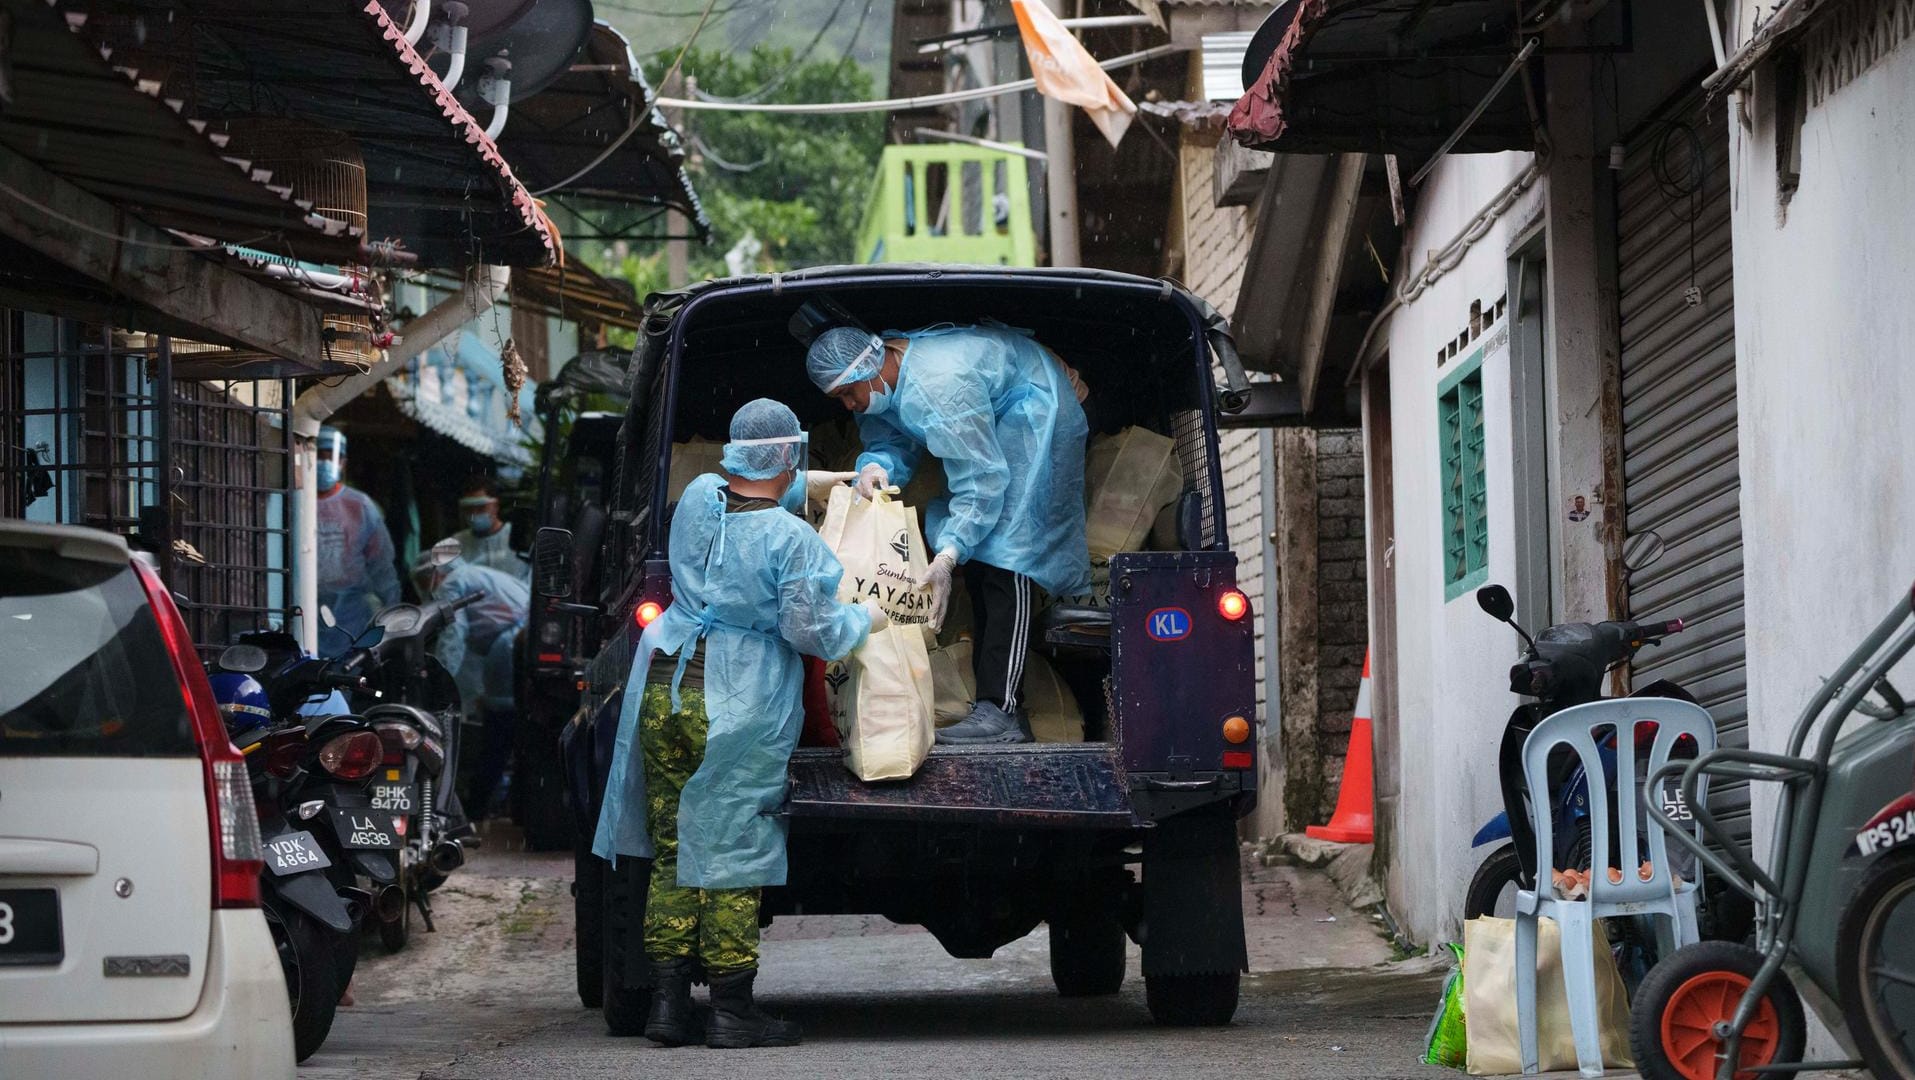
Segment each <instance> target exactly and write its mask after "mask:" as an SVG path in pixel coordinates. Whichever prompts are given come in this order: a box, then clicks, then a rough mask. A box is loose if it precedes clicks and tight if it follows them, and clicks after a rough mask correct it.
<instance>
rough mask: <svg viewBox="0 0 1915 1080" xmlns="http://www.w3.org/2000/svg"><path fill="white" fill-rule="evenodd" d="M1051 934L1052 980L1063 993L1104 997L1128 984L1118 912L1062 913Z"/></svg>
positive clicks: (1121, 926) (1054, 923)
mask: <svg viewBox="0 0 1915 1080" xmlns="http://www.w3.org/2000/svg"><path fill="white" fill-rule="evenodd" d="M1113 904H1114V901H1113ZM1050 933H1051V981H1052V982H1054V983H1056V984H1057V992H1058V993H1059V994H1061V995H1063V996H1064V997H1104V996H1107V995H1110V994H1115V993H1116V992H1117V991H1118V990H1119V989H1120V988H1121V987H1122V986H1123V985H1124V941H1125V938H1124V924H1123V923H1121V922H1118V921H1117V916H1116V915H1115V914H1114V913H1112V912H1109V911H1088V912H1082V913H1070V914H1064V915H1059V916H1058V917H1057V918H1055V919H1053V920H1051V922H1050Z"/></svg>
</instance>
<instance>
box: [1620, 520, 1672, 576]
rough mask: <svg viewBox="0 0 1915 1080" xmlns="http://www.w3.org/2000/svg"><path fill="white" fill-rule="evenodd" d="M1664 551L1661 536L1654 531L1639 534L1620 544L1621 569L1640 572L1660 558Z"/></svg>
mask: <svg viewBox="0 0 1915 1080" xmlns="http://www.w3.org/2000/svg"><path fill="white" fill-rule="evenodd" d="M1665 550H1666V547H1665V545H1664V544H1663V542H1662V534H1660V533H1658V532H1656V531H1655V530H1654V529H1650V530H1649V531H1647V532H1639V533H1637V534H1636V535H1634V536H1632V537H1630V538H1629V539H1627V540H1625V541H1623V543H1622V568H1623V569H1624V570H1630V571H1635V570H1641V569H1643V568H1644V567H1647V566H1650V565H1652V564H1654V563H1655V561H1656V560H1658V559H1660V558H1662V554H1663V552H1664V551H1665Z"/></svg>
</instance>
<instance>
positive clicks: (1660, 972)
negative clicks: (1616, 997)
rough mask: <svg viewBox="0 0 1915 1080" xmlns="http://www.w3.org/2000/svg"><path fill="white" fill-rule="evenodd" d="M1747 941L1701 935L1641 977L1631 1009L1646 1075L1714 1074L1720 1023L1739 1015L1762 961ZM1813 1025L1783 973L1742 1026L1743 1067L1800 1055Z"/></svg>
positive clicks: (1688, 1078) (1751, 1077) (1662, 1079)
mask: <svg viewBox="0 0 1915 1080" xmlns="http://www.w3.org/2000/svg"><path fill="white" fill-rule="evenodd" d="M1762 959H1763V958H1762V954H1761V953H1759V952H1757V951H1756V950H1754V949H1752V948H1750V947H1748V946H1747V945H1739V944H1736V943H1734V942H1728V941H1701V942H1697V943H1696V944H1694V945H1688V946H1685V947H1683V948H1681V949H1678V950H1677V951H1676V953H1675V955H1674V956H1671V957H1669V958H1668V959H1667V960H1664V961H1663V962H1662V963H1660V964H1657V965H1656V966H1655V969H1654V970H1652V971H1650V972H1649V975H1648V977H1647V978H1645V979H1643V980H1642V986H1641V987H1640V988H1639V989H1638V990H1637V991H1636V999H1635V1001H1634V1002H1633V1003H1632V1004H1631V1006H1630V1009H1629V1021H1630V1022H1629V1043H1630V1049H1631V1050H1633V1051H1634V1052H1635V1056H1636V1068H1637V1069H1638V1070H1639V1071H1640V1072H1641V1073H1642V1076H1643V1078H1644V1080H1715V1075H1716V1055H1717V1053H1718V1052H1719V1050H1720V1048H1721V1042H1720V1041H1719V1040H1718V1039H1717V1038H1716V1035H1715V1025H1716V1024H1718V1023H1726V1022H1727V1021H1728V1020H1730V1019H1731V1018H1733V1017H1734V1016H1735V1010H1736V1006H1737V1004H1738V1003H1740V1002H1741V1000H1742V995H1743V994H1744V993H1745V992H1747V991H1748V989H1749V984H1750V982H1751V981H1752V980H1753V979H1754V978H1755V974H1756V972H1757V971H1758V970H1760V969H1761V967H1762ZM1806 1032H1807V1025H1806V1023H1805V1022H1804V1020H1803V1016H1802V999H1801V998H1800V997H1798V996H1797V995H1796V992H1795V986H1794V984H1792V983H1790V982H1789V979H1788V976H1787V975H1785V974H1781V973H1778V974H1777V975H1776V977H1775V980H1774V981H1773V982H1772V983H1770V984H1769V991H1768V993H1767V994H1765V995H1763V998H1762V1005H1761V1007H1760V1008H1759V1009H1758V1010H1757V1011H1756V1014H1755V1019H1753V1020H1751V1021H1750V1022H1749V1026H1748V1028H1747V1029H1746V1030H1745V1031H1744V1032H1743V1033H1742V1055H1741V1057H1742V1059H1741V1061H1739V1062H1738V1063H1737V1064H1738V1065H1740V1066H1744V1067H1754V1066H1763V1065H1769V1064H1771V1063H1774V1062H1790V1061H1799V1060H1801V1057H1802V1046H1803V1042H1804V1040H1805V1038H1806ZM1792 1075H1794V1074H1793V1073H1790V1072H1765V1073H1756V1072H1753V1071H1742V1072H1737V1073H1736V1078H1737V1080H1756V1078H1757V1077H1762V1078H1763V1080H1767V1078H1769V1077H1788V1076H1792Z"/></svg>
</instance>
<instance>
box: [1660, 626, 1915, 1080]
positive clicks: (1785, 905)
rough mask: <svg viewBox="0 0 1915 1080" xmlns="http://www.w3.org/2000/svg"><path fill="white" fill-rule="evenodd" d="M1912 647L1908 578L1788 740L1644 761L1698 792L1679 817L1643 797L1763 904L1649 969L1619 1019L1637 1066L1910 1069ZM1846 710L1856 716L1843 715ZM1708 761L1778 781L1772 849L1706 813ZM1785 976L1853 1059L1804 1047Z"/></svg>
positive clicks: (1913, 1034)
mask: <svg viewBox="0 0 1915 1080" xmlns="http://www.w3.org/2000/svg"><path fill="white" fill-rule="evenodd" d="M1911 651H1915V594H1905V595H1903V596H1902V597H1900V598H1899V599H1898V600H1897V602H1896V604H1895V606H1894V607H1893V608H1892V609H1891V610H1890V611H1889V613H1888V615H1887V616H1886V617H1885V618H1884V619H1883V620H1882V621H1881V623H1879V624H1878V625H1877V626H1876V627H1875V629H1874V630H1873V631H1872V632H1871V633H1870V634H1869V635H1868V637H1867V638H1865V639H1864V640H1863V641H1862V643H1861V644H1860V645H1859V646H1858V647H1857V648H1856V649H1855V651H1854V652H1852V653H1850V654H1849V657H1848V659H1846V660H1845V661H1843V663H1842V666H1841V667H1840V668H1839V669H1837V671H1836V673H1835V675H1834V676H1832V677H1831V678H1829V679H1828V680H1827V681H1826V682H1825V683H1824V685H1823V686H1822V688H1821V690H1820V691H1819V692H1817V693H1816V694H1815V696H1814V697H1813V698H1811V699H1810V701H1809V703H1808V705H1807V707H1806V708H1804V709H1803V710H1802V712H1801V714H1800V715H1799V716H1798V718H1797V719H1796V722H1795V726H1794V727H1793V729H1792V730H1791V732H1790V735H1789V741H1788V746H1787V750H1786V752H1785V753H1781V754H1777V753H1773V752H1767V751H1759V750H1754V749H1748V750H1744V749H1741V748H1738V747H1720V748H1718V749H1716V750H1714V751H1713V752H1711V753H1708V754H1705V755H1703V756H1702V757H1699V758H1696V759H1694V760H1692V761H1681V762H1678V761H1672V762H1670V763H1669V764H1668V765H1667V766H1666V767H1665V768H1663V769H1662V770H1661V771H1660V772H1659V773H1658V774H1657V775H1656V776H1652V777H1651V778H1650V782H1651V783H1653V784H1658V785H1660V784H1661V783H1663V782H1665V781H1679V784H1680V790H1681V791H1682V793H1683V795H1684V797H1685V799H1686V801H1687V803H1688V804H1689V805H1690V806H1691V807H1693V819H1692V820H1687V821H1685V820H1682V819H1680V818H1678V817H1677V816H1676V815H1673V814H1671V813H1669V811H1668V808H1667V807H1665V806H1661V805H1658V803H1657V801H1655V800H1649V801H1648V802H1647V804H1646V806H1645V809H1646V810H1647V812H1648V815H1649V818H1650V820H1652V821H1654V822H1655V823H1656V825H1657V826H1659V827H1661V828H1662V829H1663V830H1664V831H1665V832H1666V833H1667V835H1668V839H1669V840H1670V842H1671V843H1672V845H1674V846H1677V847H1680V848H1682V849H1684V850H1686V851H1687V852H1688V853H1689V854H1691V855H1692V856H1694V857H1695V858H1696V859H1699V860H1700V861H1701V862H1702V863H1703V864H1704V865H1706V866H1707V867H1708V868H1709V870H1710V871H1711V872H1712V874H1713V875H1714V876H1715V877H1718V878H1720V879H1721V880H1722V881H1724V882H1726V883H1727V884H1728V886H1729V887H1732V888H1733V889H1735V890H1736V891H1737V892H1738V893H1740V894H1742V895H1745V896H1747V897H1749V898H1750V899H1752V900H1754V901H1755V902H1756V903H1755V908H1756V910H1757V912H1758V913H1759V917H1758V919H1757V923H1756V933H1755V934H1754V936H1753V938H1752V939H1751V941H1752V942H1753V944H1745V943H1743V942H1742V941H1741V940H1740V939H1738V940H1730V941H1701V942H1697V943H1696V944H1693V945H1689V946H1686V947H1684V948H1682V949H1679V950H1677V951H1676V952H1675V953H1674V954H1673V955H1671V956H1669V957H1667V958H1665V959H1664V960H1663V961H1662V962H1661V963H1660V964H1658V965H1657V966H1656V967H1655V968H1654V969H1653V970H1652V971H1651V972H1650V973H1649V977H1648V978H1646V979H1644V980H1643V983H1642V986H1641V988H1640V989H1639V991H1638V992H1637V994H1636V995H1635V997H1634V998H1633V999H1632V1001H1631V1004H1630V1035H1631V1048H1632V1050H1633V1051H1634V1055H1635V1060H1636V1066H1637V1068H1638V1069H1639V1070H1640V1071H1641V1072H1642V1075H1643V1076H1644V1077H1645V1078H1646V1080H1708V1078H1710V1077H1716V1078H1719V1080H1728V1078H1729V1077H1730V1076H1732V1075H1733V1076H1750V1075H1756V1074H1757V1073H1763V1074H1774V1075H1780V1076H1788V1075H1791V1074H1793V1073H1795V1072H1797V1071H1798V1070H1799V1071H1809V1070H1816V1069H1855V1068H1860V1067H1863V1066H1864V1065H1866V1067H1867V1068H1868V1070H1869V1071H1870V1073H1872V1074H1873V1075H1874V1076H1876V1077H1877V1078H1878V1080H1889V1078H1891V1077H1896V1078H1901V1080H1911V1078H1915V980H1911V978H1910V975H1909V972H1910V971H1911V963H1915V944H1911V942H1915V791H1912V790H1911V786H1912V785H1911V783H1910V776H1911V774H1912V773H1915V709H1910V708H1909V706H1908V704H1907V703H1906V702H1905V701H1904V700H1903V699H1902V696H1901V694H1900V693H1898V692H1897V691H1896V689H1895V687H1894V686H1893V685H1892V684H1891V683H1890V682H1889V681H1888V673H1889V671H1890V670H1891V669H1892V668H1894V667H1895V666H1896V665H1897V664H1898V663H1900V662H1901V661H1902V659H1903V658H1904V657H1906V656H1907V655H1908V654H1909V653H1910V652H1911ZM1856 714H1860V716H1861V717H1862V718H1866V719H1865V720H1863V721H1862V722H1857V723H1850V720H1851V719H1852V718H1855V716H1856ZM1811 739H1813V741H1811ZM1712 778H1713V779H1720V780H1728V779H1747V780H1752V781H1757V782H1763V783H1772V784H1776V785H1777V786H1778V787H1779V788H1780V789H1781V790H1780V793H1779V797H1778V798H1777V800H1776V802H1775V807H1776V810H1775V829H1774V832H1773V839H1772V844H1771V848H1770V855H1769V858H1768V860H1767V862H1766V863H1758V862H1757V861H1756V860H1755V859H1754V858H1753V857H1752V855H1751V854H1750V853H1749V852H1747V851H1745V850H1744V849H1743V847H1742V845H1741V844H1740V843H1739V842H1738V840H1737V838H1736V837H1735V836H1734V835H1733V834H1731V832H1730V831H1729V830H1728V829H1726V828H1724V827H1723V825H1722V823H1721V822H1719V821H1717V820H1716V818H1715V817H1714V816H1713V815H1712V814H1711V813H1710V812H1709V809H1708V806H1707V801H1706V799H1705V798H1704V797H1703V796H1704V794H1705V789H1704V787H1703V785H1704V784H1705V783H1706V782H1707V781H1708V780H1709V779H1712ZM1698 826H1699V827H1700V833H1701V836H1700V837H1698V836H1697V835H1696V831H1697V827H1698ZM1785 965H1787V966H1788V967H1789V968H1790V969H1791V970H1789V971H1785V970H1784V968H1785ZM1791 972H1793V975H1792V973H1791ZM1795 977H1800V978H1804V979H1806V983H1805V986H1807V987H1809V988H1812V989H1813V990H1815V991H1816V993H1814V994H1811V995H1808V997H1809V1003H1810V1004H1811V1005H1812V1006H1814V1007H1815V1009H1816V1011H1817V1012H1818V1013H1819V1014H1820V1016H1821V1018H1822V1020H1823V1021H1824V1022H1825V1023H1826V1024H1827V1025H1828V1026H1829V1027H1830V1028H1831V1029H1832V1030H1835V1031H1838V1032H1840V1031H1842V1030H1844V1029H1846V1033H1847V1034H1848V1036H1849V1037H1850V1040H1851V1041H1852V1042H1853V1044H1854V1046H1855V1048H1856V1049H1858V1050H1859V1051H1860V1052H1861V1056H1862V1059H1863V1060H1861V1061H1802V1060H1801V1056H1802V1053H1803V1050H1804V1047H1805V1043H1806V1037H1807V1031H1806V1028H1807V1025H1806V1022H1805V1017H1804V1013H1803V1007H1802V1006H1803V995H1801V994H1799V993H1798V991H1797V987H1796V984H1795V982H1794V981H1793V978H1795Z"/></svg>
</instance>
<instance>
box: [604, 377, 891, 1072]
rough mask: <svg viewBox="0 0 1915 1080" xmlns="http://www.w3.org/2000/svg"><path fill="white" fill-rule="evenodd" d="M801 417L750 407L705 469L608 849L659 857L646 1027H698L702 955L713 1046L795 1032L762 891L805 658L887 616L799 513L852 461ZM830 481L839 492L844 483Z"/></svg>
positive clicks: (660, 1035)
mask: <svg viewBox="0 0 1915 1080" xmlns="http://www.w3.org/2000/svg"><path fill="white" fill-rule="evenodd" d="M804 462H805V435H804V433H803V432H802V431H801V430H800V428H799V425H798V418H797V416H796V415H794V414H793V413H792V411H791V410H790V409H789V408H787V407H786V406H784V405H783V404H780V403H779V402H776V401H771V400H769V399H764V398H761V399H759V400H757V401H753V402H750V403H748V404H746V405H745V406H744V407H742V408H740V409H739V410H738V412H737V414H736V415H735V416H733V418H732V422H731V440H730V441H729V442H727V443H726V444H725V448H724V454H723V457H722V458H721V468H722V469H723V474H722V475H720V474H714V473H706V474H704V475H702V476H699V477H697V478H696V479H694V480H692V481H691V483H690V484H689V485H687V486H686V488H685V490H684V493H683V494H682V495H681V496H680V497H679V501H678V508H677V510H676V512H675V513H674V514H673V516H672V522H671V530H670V534H671V535H670V547H669V556H670V565H671V575H672V602H671V606H670V607H668V608H666V609H665V611H664V613H663V614H661V615H660V616H659V617H658V618H657V619H656V620H655V621H653V622H652V624H651V625H650V626H648V627H647V628H646V629H645V632H644V634H643V635H642V637H641V638H640V640H639V648H638V650H637V656H636V658H635V660H636V662H635V663H634V664H633V665H632V670H631V677H630V681H629V682H628V684H627V686H626V690H625V697H624V702H623V706H622V709H621V711H620V714H619V726H618V738H617V742H616V744H615V747H614V750H613V756H612V767H611V772H610V775H609V777H608V779H607V781H606V788H605V801H604V805H603V808H602V810H601V813H600V816H599V822H598V831H597V835H596V836H595V837H594V840H593V848H592V850H593V852H594V853H595V854H597V855H598V856H599V857H600V858H603V859H606V860H609V861H613V862H616V860H617V859H618V858H620V857H638V858H650V859H652V860H653V862H652V876H651V885H650V889H649V892H648V893H647V898H646V906H645V920H644V928H643V933H644V941H645V955H646V959H647V960H648V961H649V962H650V964H651V969H652V975H653V979H654V983H653V985H654V990H653V997H652V1004H651V1010H650V1012H649V1014H648V1016H647V1018H646V1024H645V1034H646V1036H648V1037H649V1038H651V1039H653V1040H654V1041H656V1042H660V1043H664V1044H665V1045H668V1046H679V1045H683V1044H685V1043H688V1042H691V1041H693V1040H694V1039H695V1038H696V1037H697V1033H696V1030H695V1025H694V1021H693V1012H692V1000H691V982H692V973H693V965H694V963H696V964H698V965H700V966H702V967H703V969H704V971H705V975H706V977H707V979H708V980H709V982H710V986H711V1004H712V1014H711V1019H710V1021H709V1022H708V1024H707V1025H706V1029H705V1035H704V1038H705V1043H706V1045H707V1046H712V1047H719V1048H737V1047H748V1046H793V1045H796V1044H797V1043H798V1041H799V1035H800V1033H799V1030H798V1027H797V1025H796V1024H791V1023H787V1022H785V1021H782V1020H778V1019H775V1018H773V1017H771V1016H768V1015H766V1014H765V1013H763V1012H762V1011H760V1010H759V1009H758V1008H757V1006H756V1005H755V1004H754V1003H753V1000H752V985H753V982H754V980H755V979H756V977H757V972H758V907H759V898H760V890H761V889H762V888H763V887H765V886H767V885H782V884H784V882H785V823H784V821H783V819H782V818H780V817H778V816H777V812H778V810H779V808H780V807H781V806H782V805H783V804H784V801H785V783H786V775H787V769H788V767H789V763H790V758H791V753H792V751H793V750H794V749H796V747H797V745H798V735H799V730H800V729H801V728H802V727H803V724H804V706H803V701H802V693H803V681H804V674H803V672H804V669H803V665H802V661H801V659H800V658H801V656H816V657H822V658H824V659H827V660H836V659H840V658H842V657H845V656H847V655H849V654H850V653H851V652H852V651H853V650H855V649H856V648H858V647H859V646H860V645H862V644H864V641H865V639H866V637H867V636H868V635H869V634H870V633H871V632H873V631H874V630H879V629H883V628H884V627H885V626H886V625H887V622H886V619H885V616H884V612H883V611H882V610H881V609H880V608H878V606H877V605H876V604H875V603H873V602H865V603H862V604H848V603H844V602H842V601H840V600H839V599H838V586H839V583H840V581H841V580H842V579H843V577H844V567H843V566H842V565H840V564H839V562H838V558H837V556H836V555H834V554H832V552H831V549H830V548H828V547H826V546H825V543H824V541H823V540H821V539H819V538H818V534H817V532H816V531H814V530H813V529H812V528H811V526H810V525H808V524H806V522H805V521H804V520H803V519H802V518H801V517H799V516H797V514H796V513H793V512H791V511H797V510H801V509H802V508H803V502H804V500H805V498H806V495H807V489H810V491H811V493H812V494H813V495H814V496H815V495H816V494H818V493H819V492H824V491H825V489H826V488H828V487H829V485H830V484H831V483H842V482H844V480H845V479H848V477H845V476H839V475H837V474H819V473H806V472H805V471H804ZM827 493H828V492H827Z"/></svg>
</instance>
